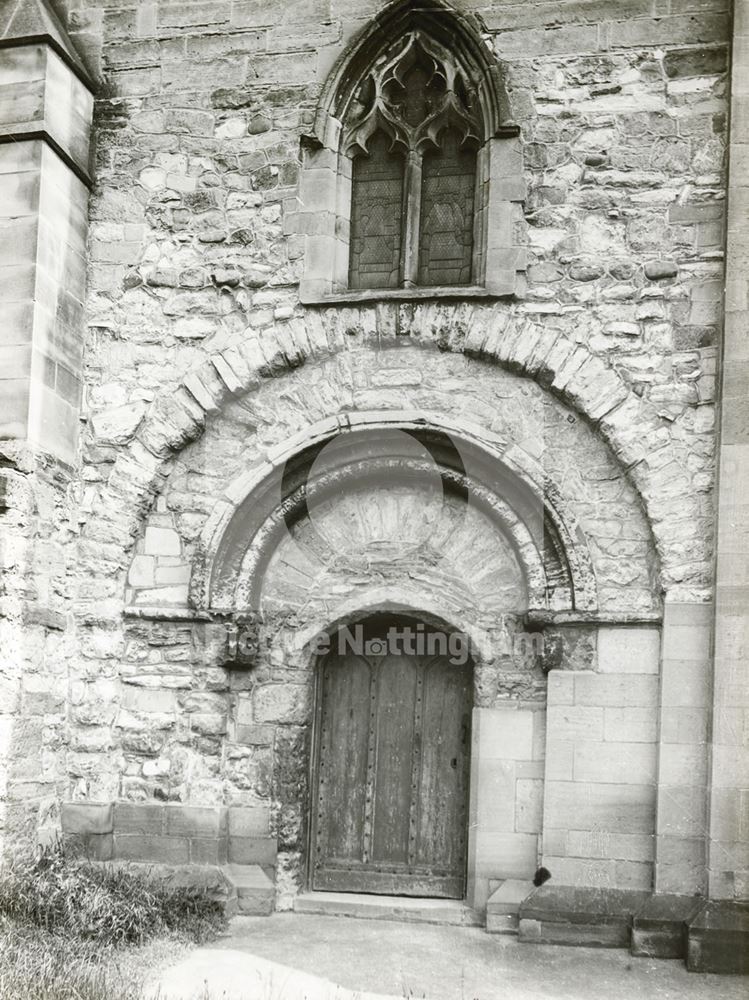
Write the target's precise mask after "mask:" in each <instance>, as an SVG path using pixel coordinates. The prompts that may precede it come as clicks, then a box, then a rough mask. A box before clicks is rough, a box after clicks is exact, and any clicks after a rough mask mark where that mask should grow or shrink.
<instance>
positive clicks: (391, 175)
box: [349, 132, 404, 288]
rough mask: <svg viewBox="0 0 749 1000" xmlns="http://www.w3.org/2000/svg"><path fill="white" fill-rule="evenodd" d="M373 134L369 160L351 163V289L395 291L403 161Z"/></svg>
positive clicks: (383, 139) (363, 157)
mask: <svg viewBox="0 0 749 1000" xmlns="http://www.w3.org/2000/svg"><path fill="white" fill-rule="evenodd" d="M389 147H390V140H389V139H388V137H387V136H386V135H385V134H384V133H382V132H377V133H375V135H373V136H372V138H371V139H370V141H369V144H368V155H363V154H362V155H359V156H356V157H355V158H354V163H353V177H352V206H351V256H350V262H349V286H350V287H351V288H398V286H399V284H400V261H401V239H402V235H401V230H402V214H403V209H402V202H403V172H404V159H403V156H401V155H399V154H397V153H393V152H390V149H389Z"/></svg>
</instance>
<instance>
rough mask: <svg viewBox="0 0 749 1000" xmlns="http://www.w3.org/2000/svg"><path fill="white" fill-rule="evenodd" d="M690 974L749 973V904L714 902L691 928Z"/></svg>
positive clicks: (688, 959)
mask: <svg viewBox="0 0 749 1000" xmlns="http://www.w3.org/2000/svg"><path fill="white" fill-rule="evenodd" d="M687 968H688V969H689V971H690V972H722V973H729V974H736V975H746V974H747V973H749V903H745V902H743V903H739V902H733V901H732V900H713V901H711V902H709V903H705V905H704V906H703V907H702V909H701V910H700V912H699V913H698V914H697V916H696V917H694V918H693V919H692V920H691V922H690V924H689V931H688V934H687Z"/></svg>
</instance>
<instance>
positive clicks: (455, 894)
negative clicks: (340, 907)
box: [311, 633, 472, 899]
mask: <svg viewBox="0 0 749 1000" xmlns="http://www.w3.org/2000/svg"><path fill="white" fill-rule="evenodd" d="M370 636H371V633H370ZM417 648H424V649H426V650H433V649H435V648H439V647H435V646H434V645H432V646H430V645H429V642H428V640H425V645H424V647H417ZM370 649H371V644H370V646H369V647H367V649H366V652H364V653H361V654H359V653H351V652H343V653H342V652H338V651H336V652H332V653H330V654H329V655H328V656H327V658H326V660H325V661H324V662H323V664H322V665H321V678H320V699H321V705H320V712H319V723H318V738H317V769H316V781H317V797H316V800H315V805H316V809H315V810H314V815H313V823H312V844H311V847H312V865H311V868H312V887H313V888H314V889H322V890H331V891H338V892H370V893H385V894H388V895H404V896H445V897H449V898H454V899H462V898H463V896H464V895H465V868H466V839H467V824H468V781H469V764H470V745H471V734H470V720H471V702H472V697H471V688H472V667H471V664H470V662H469V663H466V664H464V665H462V666H458V665H455V664H453V663H451V662H450V661H449V659H448V658H447V656H444V655H429V653H428V652H425V653H424V654H423V655H405V654H403V653H399V652H397V651H396V652H393V651H392V650H391V651H389V652H382V653H380V654H379V655H375V654H373V653H371V652H370V651H369V650H370Z"/></svg>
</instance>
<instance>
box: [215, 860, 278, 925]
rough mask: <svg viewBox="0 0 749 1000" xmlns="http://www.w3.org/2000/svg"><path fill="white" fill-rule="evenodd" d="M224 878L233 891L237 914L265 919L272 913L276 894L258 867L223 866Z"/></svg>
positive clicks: (271, 884) (268, 879)
mask: <svg viewBox="0 0 749 1000" xmlns="http://www.w3.org/2000/svg"><path fill="white" fill-rule="evenodd" d="M221 871H222V873H223V875H224V878H225V879H226V881H227V882H228V883H229V885H230V886H231V887H232V888H233V889H234V892H235V893H236V900H237V911H238V912H239V913H242V914H245V915H249V916H255V917H267V916H270V914H271V913H272V912H273V909H274V906H275V897H276V892H275V888H274V886H273V882H272V881H271V879H270V878H269V877H268V876H267V875H266V873H265V872H264V871H263V869H262V868H261V867H260V865H224V867H223V868H222V869H221Z"/></svg>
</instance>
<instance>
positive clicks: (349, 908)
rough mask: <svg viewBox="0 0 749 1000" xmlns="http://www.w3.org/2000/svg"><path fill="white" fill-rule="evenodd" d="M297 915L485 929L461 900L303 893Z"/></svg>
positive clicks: (298, 899)
mask: <svg viewBox="0 0 749 1000" xmlns="http://www.w3.org/2000/svg"><path fill="white" fill-rule="evenodd" d="M294 912H295V913H309V914H315V915H318V916H327V917H358V918H360V919H363V920H400V921H404V922H407V923H414V924H443V925H450V926H462V927H483V926H484V919H483V917H482V916H481V914H480V913H478V912H477V911H476V910H473V909H471V907H470V906H468V904H467V903H465V902H464V901H463V900H460V899H432V898H429V899H425V898H423V897H420V896H375V895H369V894H367V893H359V892H312V891H310V892H303V893H300V895H298V896H296V897H295V898H294Z"/></svg>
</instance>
